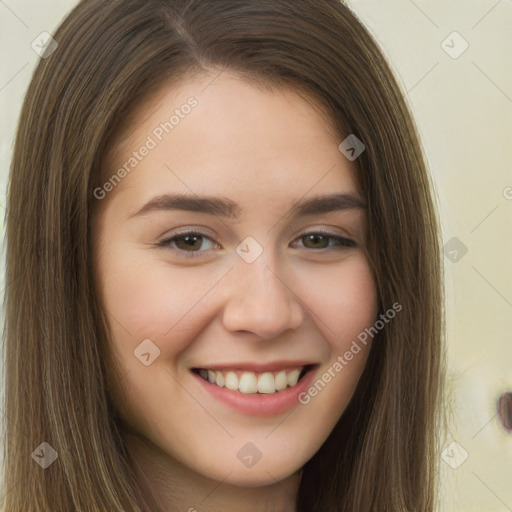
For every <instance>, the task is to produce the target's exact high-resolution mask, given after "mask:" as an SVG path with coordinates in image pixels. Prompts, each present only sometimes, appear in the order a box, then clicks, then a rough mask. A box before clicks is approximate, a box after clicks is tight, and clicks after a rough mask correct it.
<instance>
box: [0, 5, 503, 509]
mask: <svg viewBox="0 0 512 512" xmlns="http://www.w3.org/2000/svg"><path fill="white" fill-rule="evenodd" d="M297 1H299V0H297ZM75 3H76V2H75V1H74V0H44V1H43V0H37V1H36V0H4V1H2V2H0V28H1V30H0V35H1V38H2V44H1V46H0V52H1V55H2V66H1V68H0V104H1V106H2V113H3V116H2V117H3V119H2V123H1V126H0V144H1V146H0V162H1V167H0V183H1V186H2V190H1V192H2V194H1V195H0V205H1V206H2V207H3V206H4V204H5V199H4V190H5V183H6V179H7V169H8V165H9V160H10V152H11V143H12V138H13V134H14V129H15V126H16V122H17V116H18V113H19V108H20V104H21V100H22V97H23V94H24V91H25V89H26V87H27V84H28V82H29V79H30V76H31V73H32V70H33V68H34V66H35V64H36V62H37V59H38V56H37V55H36V53H35V52H34V51H33V50H32V48H31V42H32V41H33V39H35V38H36V37H37V36H38V35H39V34H40V33H41V32H43V31H47V32H52V30H53V29H54V28H55V26H56V25H57V23H58V22H59V20H60V19H61V17H62V16H63V15H64V14H65V13H66V12H67V11H68V10H69V9H70V8H71V7H72V6H73V5H75ZM349 4H350V5H351V7H352V8H353V10H354V11H355V12H356V13H357V14H358V15H359V16H360V17H361V19H362V20H363V22H364V23H365V24H366V25H367V26H368V27H369V29H370V31H371V32H372V33H373V35H374V36H375V37H376V39H377V40H378V41H379V42H380V44H381V46H382V47H383V49H384V51H385V53H386V55H387V56H388V57H389V59H390V61H391V63H392V67H393V69H394V71H395V73H396V74H397V75H398V76H399V79H400V82H401V84H402V86H403V89H404V91H405V92H406V94H407V97H408V100H409V102H410V104H411V107H412V109H413V112H414V115H415V117H416V120H417V123H418V125H419V129H420V133H421V136H422V139H423V144H424V147H425V152H426V155H427V159H428V163H429V166H430V168H431V172H432V174H433V177H434V180H435V183H436V187H437V194H438V198H439V202H440V207H441V218H442V224H443V239H444V241H445V242H448V241H449V240H451V239H452V238H454V237H456V238H457V239H458V240H459V241H460V243H462V244H464V246H466V247H467V253H466V254H464V255H463V256H462V257H461V254H462V253H461V252H460V250H459V252H458V253H457V257H458V261H456V262H452V261H450V259H448V258H445V263H446V292H447V314H448V317H447V328H448V360H449V369H448V370H449V376H450V382H451V386H450V389H451V393H452V396H453V422H452V425H451V431H450V433H449V435H448V439H447V441H446V443H445V445H448V444H449V443H451V442H452V441H455V442H456V443H458V445H457V446H461V447H462V448H463V449H464V450H465V452H467V455H468V456H467V459H466V460H464V462H462V463H461V464H460V465H458V464H459V463H460V462H461V461H462V459H461V455H460V454H461V453H463V452H462V451H460V449H459V448H457V447H456V449H455V450H449V451H448V452H446V453H445V458H446V459H447V460H448V461H450V462H451V464H452V465H453V466H457V465H458V467H457V468H456V469H452V467H450V465H449V464H448V463H447V462H445V461H444V460H443V459H440V460H439V469H440V474H441V482H442V491H443V495H442V500H441V505H440V508H439V510H440V512H455V511H457V512H459V511H460V512H473V511H474V512H505V511H512V434H506V433H505V432H504V431H503V430H502V429H501V428H500V426H499V424H498V422H497V419H496V399H497V397H498V396H499V394H500V393H501V392H503V391H506V390H508V391H512V344H511V337H510V333H511V332H512V272H511V271H510V264H509V262H510V261H511V260H512V258H511V255H512V237H511V234H512V230H511V225H512V222H511V221H512V188H511V189H507V187H512V173H511V172H510V169H511V164H512V144H511V133H512V72H511V69H512V62H511V59H510V55H511V50H512V2H511V1H510V0H501V1H497V0H485V1H484V0H480V1H475V0H473V1H468V0H458V1H457V0H449V1H448V0H444V1H443V0H435V1H434V0H428V1H420V0H416V1H415V2H413V1H411V0H388V1H384V0H350V2H349ZM454 31H456V32H458V33H459V34H460V36H461V38H462V39H461V38H459V36H456V35H455V36H454V35H451V36H450V34H452V33H453V32H454ZM448 36H450V37H448ZM447 37H448V39H447V40H446V42H445V43H444V45H443V46H444V48H445V49H446V50H448V51H450V52H451V53H452V55H453V56H454V57H457V58H452V57H451V56H450V55H449V54H448V53H447V52H446V51H445V49H444V48H443V46H442V42H443V41H444V40H445V39H446V38H447ZM457 38H458V39H457ZM463 40H465V41H466V42H467V44H468V47H467V49H466V50H465V51H464V52H463V53H462V54H461V55H460V56H458V55H457V54H458V53H459V51H460V49H462V48H463V46H462V45H464V46H465V43H464V41H463ZM449 47H451V48H449ZM507 190H508V193H507ZM507 195H508V197H509V198H511V199H507V197H506V196H507ZM0 215H1V216H2V220H3V215H4V210H3V209H0ZM2 229H3V226H2ZM452 243H454V242H452ZM457 243H458V242H457ZM453 250H454V248H453V247H451V248H450V252H452V256H451V257H453V256H454V254H453ZM2 281H3V275H2ZM2 289H3V286H2Z"/></svg>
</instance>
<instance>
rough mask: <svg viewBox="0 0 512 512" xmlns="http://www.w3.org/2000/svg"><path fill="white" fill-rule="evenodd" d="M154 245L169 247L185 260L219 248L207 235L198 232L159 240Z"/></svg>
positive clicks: (188, 232) (179, 234)
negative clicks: (207, 242) (206, 242)
mask: <svg viewBox="0 0 512 512" xmlns="http://www.w3.org/2000/svg"><path fill="white" fill-rule="evenodd" d="M206 240H208V241H209V242H210V243H209V244H206V245H207V246H209V247H206V249H205V247H204V245H205V241H206ZM156 245H157V246H158V247H169V248H170V249H172V250H173V251H175V252H177V253H179V254H180V256H184V257H185V258H195V257H197V256H199V255H200V253H201V252H204V250H209V249H214V248H218V247H220V246H219V244H216V243H215V242H214V241H213V240H212V239H211V238H210V237H209V236H208V235H206V234H205V233H201V232H199V231H187V232H184V233H178V234H176V235H173V236H171V237H169V238H165V239H163V240H161V241H160V242H158V243H157V244H156ZM201 249H203V250H201Z"/></svg>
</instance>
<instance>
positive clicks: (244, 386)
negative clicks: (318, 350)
mask: <svg viewBox="0 0 512 512" xmlns="http://www.w3.org/2000/svg"><path fill="white" fill-rule="evenodd" d="M303 369H304V368H303V367H300V368H295V369H293V370H291V371H288V373H287V371H285V370H281V371H279V372H275V373H272V372H263V373H258V374H257V373H255V372H235V371H228V372H221V371H219V370H216V371H214V370H206V369H201V370H199V375H201V377H202V378H203V379H205V380H207V381H208V382H210V384H215V385H217V386H219V387H226V388H227V389H230V390H231V391H239V392H240V393H244V394H248V395H253V394H255V393H261V394H267V395H271V394H273V393H276V392H279V391H283V390H284V389H286V388H287V387H293V386H295V385H296V384H297V382H298V380H299V376H300V374H301V372H302V370H303Z"/></svg>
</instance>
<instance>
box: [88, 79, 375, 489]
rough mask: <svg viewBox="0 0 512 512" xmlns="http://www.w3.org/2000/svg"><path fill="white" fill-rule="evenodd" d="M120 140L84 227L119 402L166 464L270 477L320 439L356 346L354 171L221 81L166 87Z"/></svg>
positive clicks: (281, 112) (240, 85)
mask: <svg viewBox="0 0 512 512" xmlns="http://www.w3.org/2000/svg"><path fill="white" fill-rule="evenodd" d="M166 123H167V124H166ZM128 128H131V130H130V129H128V130H127V132H126V133H127V135H126V136H125V137H124V138H122V140H120V141H119V143H118V144H117V145H116V147H115V151H114V152H113V154H112V158H111V166H110V167H109V174H108V175H109V177H110V176H115V177H113V178H112V179H111V180H110V181H111V183H110V186H109V184H107V185H106V186H104V187H102V188H101V190H99V189H97V190H96V191H95V196H96V198H97V202H98V204H97V207H98V210H97V213H98V216H97V218H96V219H95V220H94V224H93V227H94V230H93V235H94V238H95V240H94V254H95V264H96V271H97V276H96V279H97V283H96V284H97V286H98V289H99V292H100V297H101V302H102V305H103V307H104V310H105V312H106V316H107V318H108V321H109V324H110V328H111V332H112V340H111V342H112V346H113V350H114V354H115V357H116V359H117V361H118V363H119V369H118V380H117V382H118V388H116V390H115V396H117V399H116V401H117V404H116V405H117V407H118V408H119V410H120V412H121V416H122V418H123V420H124V421H125V423H126V425H127V426H128V427H129V429H130V430H132V431H133V432H136V433H137V435H139V436H140V437H141V438H143V439H145V440H147V441H148V442H149V444H150V445H152V446H153V445H154V446H155V447H157V448H158V450H159V452H160V453H163V454H165V455H166V456H168V461H169V467H171V464H172V465H173V467H174V466H175V464H179V465H181V466H182V467H183V466H184V467H186V468H188V469H190V470H192V471H193V472H195V474H199V475H202V476H205V477H208V478H213V479H215V480H218V481H221V480H222V481H224V482H226V483H228V484H229V483H231V484H233V485H240V486H260V485H265V484H269V483H272V482H275V481H279V480H282V479H284V478H286V477H288V476H290V475H292V474H293V473H296V472H297V471H298V470H299V469H300V468H301V467H302V466H303V465H304V464H305V463H306V462H307V461H308V459H310V458H311V457H312V456H313V455H314V453H315V452H316V451H317V450H318V449H319V447H320V446H321V444H322V443H323V442H324V441H325V440H326V438H327V437H328V435H329V433H330V432H331V430H332V429H333V427H334V425H335V424H336V422H337V421H338V419H339V418H340V416H341V414H342V413H343V411H344V410H345V408H346V406H347V404H348V402H349V400H350V398H351V397H352V395H353V392H354V390H355V387H356V384H357V382H358V379H359V377H360V375H361V373H362V370H363V368H364V366H365V363H366V360H367V356H368V351H369V348H370V340H371V338H368V337H367V338H368V339H367V343H366V345H365V344H364V343H361V342H360V341H359V340H358V335H359V334H360V333H361V332H362V331H364V329H365V328H367V327H370V326H372V325H373V323H374V321H375V319H376V315H377V297H376V289H375V284H374V281H373V279H372V274H371V272H370V267H369V264H368V260H367V258H366V256H365V253H364V250H363V246H364V241H365V229H366V226H365V210H364V208H363V207H361V206H360V203H361V198H360V196H359V191H358V187H357V183H356V180H355V166H354V162H351V161H349V160H348V159H347V158H346V157H345V156H344V155H343V154H342V153H341V152H340V150H339V149H338V146H339V144H340V142H341V140H340V139H338V138H336V137H335V136H334V135H333V132H332V131H331V130H330V129H329V127H328V125H327V124H326V121H325V119H324V118H323V117H322V116H321V114H320V113H319V111H318V109H316V108H315V107H313V106H312V104H311V103H309V102H307V101H306V100H304V99H303V98H302V97H300V96H298V95H296V94H295V93H293V92H290V91H277V90H275V91H273V92H269V91H263V90H262V89H260V88H257V87H255V86H254V85H251V84H249V83H248V82H245V81H243V80H241V79H239V78H236V77H235V75H231V74H228V73H222V74H221V75H220V76H218V78H216V79H215V80H214V81H213V82H212V78H211V76H210V77H206V76H201V77H197V78H193V79H192V78H191V79H188V80H187V81H185V82H182V83H181V85H179V86H172V87H170V88H169V89H167V90H165V91H164V92H162V93H160V94H159V95H158V97H155V98H154V99H153V100H152V102H151V104H150V105H149V106H148V107H147V108H145V109H144V112H143V115H142V116H139V117H138V119H137V122H136V123H134V124H133V125H132V126H129V127H128ZM144 148H145V149H144ZM123 166H124V172H123V171H119V169H122V168H123ZM328 197H329V198H330V199H325V198H328ZM157 198H158V199H157ZM354 341H355V342H356V344H355V345H354ZM356 346H357V347H358V348H359V350H357V348H356ZM350 354H351V355H350ZM342 361H343V362H342ZM304 373H305V375H304V376H302V374H304ZM299 375H301V376H302V378H301V379H300V380H299V381H298V382H297V377H298V376H299ZM205 377H206V379H205ZM208 378H209V379H210V380H215V382H209V381H208V380H207V379H208ZM315 384H316V385H315ZM276 388H277V389H276Z"/></svg>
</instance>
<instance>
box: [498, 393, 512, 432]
mask: <svg viewBox="0 0 512 512" xmlns="http://www.w3.org/2000/svg"><path fill="white" fill-rule="evenodd" d="M496 407H497V409H498V418H499V420H500V423H501V426H502V427H503V428H504V429H505V431H506V432H508V433H509V434H510V433H511V432H512V392H510V391H507V392H505V393H502V394H501V395H500V397H499V398H498V402H497V404H496Z"/></svg>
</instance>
